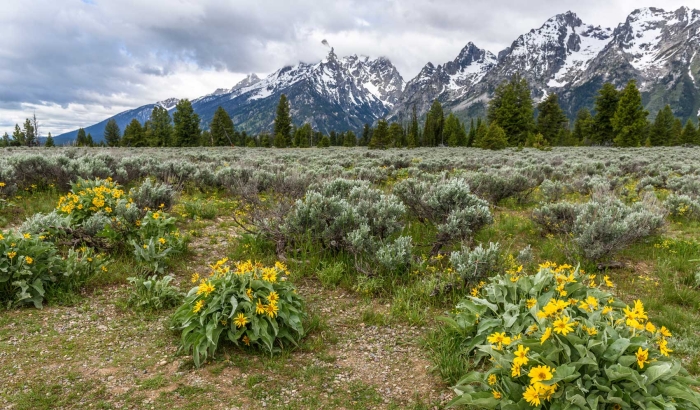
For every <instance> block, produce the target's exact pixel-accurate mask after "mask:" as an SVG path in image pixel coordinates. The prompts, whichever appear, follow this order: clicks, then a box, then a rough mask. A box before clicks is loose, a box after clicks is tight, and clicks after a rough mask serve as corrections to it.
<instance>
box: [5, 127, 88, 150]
mask: <svg viewBox="0 0 700 410" xmlns="http://www.w3.org/2000/svg"><path fill="white" fill-rule="evenodd" d="M81 129H82V128H81ZM83 133H85V131H83ZM78 134H80V131H78ZM24 143H25V142H24V133H23V132H22V129H21V128H19V125H18V124H15V130H14V132H13V133H12V142H11V143H10V145H12V146H15V147H19V146H22V145H24Z"/></svg>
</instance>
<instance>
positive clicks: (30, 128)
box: [24, 118, 37, 147]
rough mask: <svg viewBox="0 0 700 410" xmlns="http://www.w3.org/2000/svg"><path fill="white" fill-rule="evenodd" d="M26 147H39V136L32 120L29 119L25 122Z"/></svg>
mask: <svg viewBox="0 0 700 410" xmlns="http://www.w3.org/2000/svg"><path fill="white" fill-rule="evenodd" d="M24 145H26V146H28V147H33V146H34V145H37V136H36V132H35V131H34V125H33V123H32V120H30V119H29V118H27V119H26V120H25V121H24Z"/></svg>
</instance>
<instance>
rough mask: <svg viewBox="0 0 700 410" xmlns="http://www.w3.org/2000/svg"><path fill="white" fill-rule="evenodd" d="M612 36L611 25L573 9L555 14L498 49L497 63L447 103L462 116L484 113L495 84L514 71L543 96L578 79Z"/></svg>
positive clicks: (538, 95) (537, 96)
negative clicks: (583, 17) (589, 21)
mask: <svg viewBox="0 0 700 410" xmlns="http://www.w3.org/2000/svg"><path fill="white" fill-rule="evenodd" d="M611 37H612V30H611V29H606V28H601V27H595V26H592V25H588V24H585V23H584V22H583V21H581V19H580V18H579V17H578V16H577V15H576V14H575V13H572V12H566V13H563V14H558V15H556V16H554V17H552V18H550V19H549V20H547V21H546V22H545V23H544V24H543V25H542V26H541V27H540V28H538V29H533V30H530V32H528V33H525V34H523V35H521V36H519V37H518V38H517V39H516V40H515V41H514V42H513V43H512V44H511V45H510V47H508V48H506V49H505V50H502V51H501V52H500V53H498V61H497V63H496V64H494V65H493V66H492V67H491V69H490V70H488V72H487V73H486V74H485V75H484V76H483V77H482V79H481V81H480V82H478V83H477V84H475V85H474V86H473V87H470V88H469V89H468V90H467V91H466V92H464V93H463V94H462V95H461V96H459V97H458V98H455V99H452V100H451V101H449V102H448V106H449V107H450V109H452V110H454V111H456V112H464V113H466V115H463V116H464V117H472V116H480V115H483V114H484V112H485V109H486V102H487V101H488V100H489V98H490V96H491V94H492V93H493V91H494V90H495V89H496V87H497V86H498V85H499V84H501V83H502V82H504V81H507V80H508V79H509V78H511V77H512V76H513V75H514V74H516V73H519V74H520V75H522V76H523V77H524V78H525V79H526V80H527V81H528V84H529V85H530V87H531V89H532V91H533V97H534V98H535V99H536V100H539V99H542V98H543V97H545V96H546V95H548V94H549V93H552V92H555V91H554V90H555V89H556V88H557V87H562V86H564V85H566V84H570V83H572V82H576V81H578V80H579V78H580V77H581V75H582V73H583V72H584V71H585V70H586V69H587V68H588V66H589V65H590V63H591V61H593V60H594V59H595V58H596V57H597V56H598V54H599V53H600V52H601V50H603V49H604V48H605V46H606V45H607V44H608V43H609V42H610V40H611Z"/></svg>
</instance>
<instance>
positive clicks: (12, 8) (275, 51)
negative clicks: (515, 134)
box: [0, 0, 697, 135]
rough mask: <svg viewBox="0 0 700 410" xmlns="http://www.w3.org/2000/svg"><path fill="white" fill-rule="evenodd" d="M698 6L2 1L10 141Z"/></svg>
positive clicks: (610, 0) (2, 79)
mask: <svg viewBox="0 0 700 410" xmlns="http://www.w3.org/2000/svg"><path fill="white" fill-rule="evenodd" d="M696 1H697V0H685V1H682V0H528V1H522V0H471V1H467V0H446V1H438V0H411V1H409V0H402V1H399V0H341V1H332V0H329V1H318V0H148V1H143V0H0V133H2V132H4V131H8V132H10V133H11V131H12V128H13V127H14V124H15V123H17V122H20V123H21V122H22V121H23V120H24V118H26V117H28V116H30V115H31V114H32V112H36V114H37V117H38V119H39V121H40V123H41V124H42V125H43V128H42V129H41V133H42V135H46V133H47V132H49V131H50V132H51V133H52V134H54V135H57V134H59V133H61V132H65V131H69V130H72V129H75V128H77V127H80V126H88V125H92V124H94V123H96V122H98V121H101V120H103V119H105V118H107V117H109V116H111V115H113V114H116V113H118V112H121V111H124V110H126V109H130V108H135V107H137V106H140V105H144V104H148V103H151V102H155V101H159V100H163V99H166V98H169V97H178V98H190V99H191V98H196V97H199V96H202V95H204V94H207V93H210V92H212V91H214V90H215V89H216V88H224V87H225V88H230V87H232V86H233V85H234V84H235V83H236V82H238V81H239V80H240V79H242V78H243V77H244V76H245V75H246V74H247V73H251V72H255V73H258V74H259V75H264V74H268V73H270V72H273V71H275V70H276V69H278V68H280V67H282V66H284V65H286V64H294V63H296V62H298V61H305V62H315V61H318V60H320V59H321V58H323V56H324V55H325V54H327V52H328V50H327V49H326V48H325V47H324V46H323V45H321V41H322V40H323V39H327V40H328V42H329V43H330V44H331V45H332V46H333V47H334V48H335V51H336V54H338V55H339V56H344V55H348V54H365V55H369V56H372V57H377V56H386V57H388V58H389V59H390V60H391V61H392V62H393V63H394V64H395V65H396V66H397V67H398V69H399V71H400V72H401V75H402V76H403V77H404V80H406V81H408V80H410V79H411V78H412V77H413V76H415V75H416V74H417V73H418V72H419V71H420V69H421V67H423V65H425V63H427V62H428V61H431V62H433V63H434V64H442V63H444V62H446V61H450V60H452V59H454V57H455V56H456V55H457V54H458V53H459V51H460V49H461V48H462V47H464V45H465V44H466V43H467V42H469V41H472V42H474V43H475V44H476V45H477V46H479V47H481V48H486V49H488V50H490V51H492V52H494V53H496V52H498V51H500V50H501V49H503V48H505V47H507V46H509V45H510V44H511V43H512V41H513V40H515V39H516V38H517V37H518V36H519V35H520V34H523V33H525V32H527V31H529V30H530V29H532V28H537V27H539V26H540V25H542V23H544V21H545V20H547V19H548V18H549V17H552V16H553V15H556V14H558V13H562V12H565V11H567V10H571V11H574V12H575V13H577V14H578V16H579V17H580V18H581V19H582V20H583V21H584V22H585V23H586V24H594V25H603V26H607V27H615V26H617V24H618V23H620V22H622V21H624V19H625V18H626V17H627V15H628V14H629V13H630V12H632V11H633V10H634V9H636V8H639V7H643V6H655V7H661V8H664V9H666V10H671V9H673V10H675V9H677V8H678V7H680V6H682V5H687V6H693V5H694V4H693V3H695V2H696Z"/></svg>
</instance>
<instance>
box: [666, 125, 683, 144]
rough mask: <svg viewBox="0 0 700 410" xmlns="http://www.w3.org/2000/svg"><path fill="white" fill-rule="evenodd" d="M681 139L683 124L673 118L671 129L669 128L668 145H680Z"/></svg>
mask: <svg viewBox="0 0 700 410" xmlns="http://www.w3.org/2000/svg"><path fill="white" fill-rule="evenodd" d="M682 138H683V122H682V121H681V119H680V118H674V120H673V127H671V142H670V144H669V145H681V144H682V142H681V139H682Z"/></svg>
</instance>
